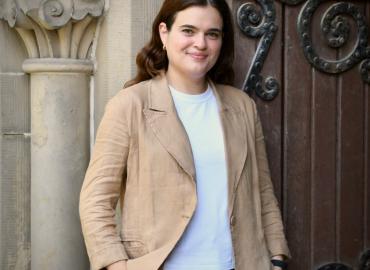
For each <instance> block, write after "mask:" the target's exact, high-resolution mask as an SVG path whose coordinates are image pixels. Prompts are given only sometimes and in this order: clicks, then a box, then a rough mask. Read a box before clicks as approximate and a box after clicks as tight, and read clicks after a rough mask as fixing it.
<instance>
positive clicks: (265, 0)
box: [237, 0, 279, 100]
mask: <svg viewBox="0 0 370 270" xmlns="http://www.w3.org/2000/svg"><path fill="white" fill-rule="evenodd" d="M257 2H258V4H259V5H260V6H261V7H262V12H261V11H260V9H258V8H257V6H256V5H255V4H253V3H244V4H242V5H241V6H240V7H239V9H238V12H237V23H238V25H239V28H240V30H241V31H242V32H243V33H244V34H245V35H246V36H248V37H252V38H261V39H260V42H259V45H258V48H257V52H256V54H255V55H254V58H253V60H252V64H251V66H250V68H249V71H248V73H247V76H246V78H245V80H244V83H243V87H242V89H243V90H244V91H245V92H247V93H248V94H251V91H252V90H254V91H255V92H256V94H257V95H258V96H259V97H260V98H261V99H263V100H272V99H274V98H275V97H276V96H277V94H278V93H279V83H278V81H277V80H276V79H275V78H273V77H267V78H266V80H265V82H264V85H263V83H262V80H263V78H262V76H261V70H262V67H263V63H264V62H265V60H266V57H267V55H268V52H269V49H270V47H271V44H272V41H273V39H274V37H275V33H276V31H277V29H278V27H277V25H276V23H275V19H276V13H275V6H274V3H273V0H257Z"/></svg>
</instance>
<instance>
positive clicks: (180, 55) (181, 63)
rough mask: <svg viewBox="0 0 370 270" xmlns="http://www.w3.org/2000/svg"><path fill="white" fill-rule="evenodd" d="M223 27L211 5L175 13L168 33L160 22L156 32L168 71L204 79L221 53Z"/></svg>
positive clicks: (220, 19) (217, 13) (219, 17)
mask: <svg viewBox="0 0 370 270" xmlns="http://www.w3.org/2000/svg"><path fill="white" fill-rule="evenodd" d="M222 25H223V22H222V18H221V16H220V14H219V12H218V11H217V9H215V8H214V7H212V6H206V7H203V6H192V7H189V8H187V9H184V10H182V11H180V12H178V13H177V14H176V18H175V21H174V23H173V25H172V27H171V30H169V29H168V28H167V26H166V24H165V23H161V24H160V25H159V33H160V36H161V39H162V42H163V44H164V46H165V47H166V50H167V57H168V60H169V64H168V72H171V73H172V74H176V76H180V77H183V78H192V79H203V78H204V77H205V75H206V74H207V72H208V71H209V70H210V69H211V68H212V67H213V66H214V65H215V63H216V61H217V59H218V56H219V54H220V50H221V46H222Z"/></svg>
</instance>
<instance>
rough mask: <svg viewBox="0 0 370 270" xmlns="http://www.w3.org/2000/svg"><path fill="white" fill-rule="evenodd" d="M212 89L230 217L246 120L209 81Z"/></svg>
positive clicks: (243, 154)
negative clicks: (221, 144) (222, 145)
mask: <svg viewBox="0 0 370 270" xmlns="http://www.w3.org/2000/svg"><path fill="white" fill-rule="evenodd" d="M210 83H211V85H212V89H213V90H214V93H215V96H216V99H217V102H218V105H219V110H220V118H221V123H222V128H223V133H224V144H225V153H226V161H227V170H228V213H229V217H231V214H232V209H233V207H234V198H235V190H236V188H237V186H238V183H239V181H240V178H241V174H242V171H243V168H244V165H245V162H246V160H247V153H248V149H247V137H246V134H247V133H246V129H247V127H246V121H245V119H244V117H243V112H242V111H240V110H239V109H237V108H238V106H236V105H233V104H232V103H231V102H232V101H231V99H228V98H227V97H226V95H227V93H225V92H226V91H227V90H226V91H223V90H222V89H221V87H222V86H219V88H217V87H216V86H215V84H213V83H212V82H210Z"/></svg>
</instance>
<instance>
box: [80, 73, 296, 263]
mask: <svg viewBox="0 0 370 270" xmlns="http://www.w3.org/2000/svg"><path fill="white" fill-rule="evenodd" d="M211 85H212V88H213V90H214V94H215V96H216V99H217V102H218V106H219V112H220V116H221V122H222V126H223V132H224V140H225V151H226V158H227V170H228V213H229V220H230V228H231V234H232V241H233V247H234V254H235V261H236V270H251V269H253V270H267V269H272V266H271V263H270V257H271V256H273V255H278V254H282V255H285V256H287V257H289V256H290V254H289V250H288V247H287V244H286V240H285V236H284V232H283V225H282V221H281V215H280V210H279V208H278V204H277V201H276V198H275V196H274V193H273V186H272V183H271V179H270V174H269V169H268V162H267V159H266V153H265V145H264V139H263V134H262V128H261V124H260V121H259V118H258V115H257V111H256V106H255V104H254V102H253V100H252V99H250V98H249V97H248V96H247V95H246V94H245V93H243V92H242V91H240V90H238V89H235V88H233V87H230V86H226V85H214V84H213V83H211ZM210 136H212V134H210ZM210 181H212V179H210ZM209 192H212V190H210V191H209ZM119 198H121V211H122V213H121V221H122V228H121V229H117V228H118V227H117V226H116V219H115V213H116V212H115V208H116V205H117V202H118V200H119ZM196 203H197V194H196V177H195V168H194V162H193V156H192V150H191V147H190V143H189V140H188V137H187V134H186V132H185V129H184V127H183V126H182V124H181V121H180V120H179V118H178V116H177V113H176V109H175V106H174V103H173V100H172V96H171V93H170V90H169V88H168V84H167V81H166V77H165V76H163V75H162V76H158V77H156V78H154V79H152V80H148V81H145V82H142V83H139V84H136V85H134V86H131V87H129V88H127V89H124V90H122V91H120V92H119V93H118V94H117V95H116V96H115V97H114V98H113V99H111V101H110V102H109V103H108V105H107V107H106V111H105V114H104V117H103V119H102V121H101V124H100V126H99V129H98V133H97V137H96V143H95V146H94V151H93V153H92V157H91V161H90V165H89V168H88V170H87V173H86V177H85V180H84V184H83V187H82V191H81V198H80V215H81V222H82V229H83V233H84V237H85V241H86V247H87V251H88V254H89V257H90V262H91V264H92V269H94V270H95V269H102V268H104V267H105V266H107V265H109V264H112V263H113V262H116V261H119V260H128V264H127V265H128V270H157V269H160V268H161V265H162V264H163V262H164V261H165V259H166V257H167V256H168V255H169V253H170V252H171V250H172V249H173V248H174V246H175V244H176V243H177V241H179V239H180V237H181V235H182V234H183V232H184V231H185V229H186V226H187V225H188V223H189V222H190V220H191V217H192V215H193V213H194V211H195V208H196Z"/></svg>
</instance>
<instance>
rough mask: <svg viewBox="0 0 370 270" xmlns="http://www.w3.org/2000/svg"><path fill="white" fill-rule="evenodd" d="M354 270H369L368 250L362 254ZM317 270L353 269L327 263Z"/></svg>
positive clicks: (340, 264) (369, 257) (369, 251)
mask: <svg viewBox="0 0 370 270" xmlns="http://www.w3.org/2000/svg"><path fill="white" fill-rule="evenodd" d="M356 269H358V270H370V249H368V250H366V251H365V252H364V253H362V255H361V258H360V262H359V266H358V268H356ZM318 270H353V268H352V267H349V266H347V265H345V264H342V263H329V264H325V265H323V266H321V267H320V268H319V269H318Z"/></svg>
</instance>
